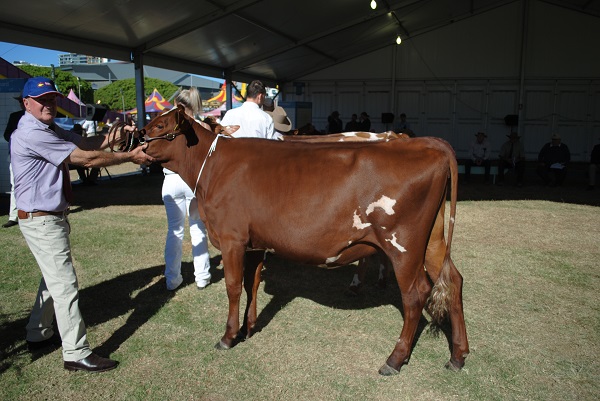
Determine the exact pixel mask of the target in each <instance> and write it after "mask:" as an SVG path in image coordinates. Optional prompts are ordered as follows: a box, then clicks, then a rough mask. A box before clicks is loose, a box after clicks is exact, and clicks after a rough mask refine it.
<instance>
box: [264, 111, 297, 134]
mask: <svg viewBox="0 0 600 401" xmlns="http://www.w3.org/2000/svg"><path fill="white" fill-rule="evenodd" d="M265 113H267V114H268V115H270V116H271V118H272V119H273V126H274V127H275V129H276V130H277V131H279V132H290V131H291V130H292V121H291V120H290V119H289V118H288V116H287V113H286V112H285V110H284V109H283V107H281V106H276V107H275V109H274V110H273V111H265Z"/></svg>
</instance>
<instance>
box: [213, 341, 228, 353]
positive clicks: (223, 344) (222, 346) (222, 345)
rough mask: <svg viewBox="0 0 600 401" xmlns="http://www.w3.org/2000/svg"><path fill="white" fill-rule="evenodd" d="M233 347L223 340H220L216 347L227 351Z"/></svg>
mask: <svg viewBox="0 0 600 401" xmlns="http://www.w3.org/2000/svg"><path fill="white" fill-rule="evenodd" d="M230 348H231V347H230V346H229V345H227V344H225V343H224V342H223V340H221V341H219V342H218V343H216V344H215V349H218V350H219V351H225V350H228V349H230Z"/></svg>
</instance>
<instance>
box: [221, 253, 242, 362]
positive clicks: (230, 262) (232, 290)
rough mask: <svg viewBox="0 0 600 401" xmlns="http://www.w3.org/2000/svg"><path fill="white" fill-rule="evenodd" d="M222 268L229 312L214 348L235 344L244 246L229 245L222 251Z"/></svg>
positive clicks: (238, 323)
mask: <svg viewBox="0 0 600 401" xmlns="http://www.w3.org/2000/svg"><path fill="white" fill-rule="evenodd" d="M222 255H223V270H224V275H225V286H226V288H227V298H228V299H229V312H228V314H227V327H226V328H225V334H224V335H223V337H222V338H221V341H219V342H218V343H217V344H216V345H215V348H216V349H221V350H225V349H229V348H231V347H233V346H234V345H235V344H236V340H237V335H238V332H239V329H240V321H239V319H240V296H241V295H242V279H243V273H244V248H243V247H229V249H227V250H226V251H223V252H222Z"/></svg>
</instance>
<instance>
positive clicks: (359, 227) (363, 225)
mask: <svg viewBox="0 0 600 401" xmlns="http://www.w3.org/2000/svg"><path fill="white" fill-rule="evenodd" d="M369 226H371V223H363V222H362V221H360V216H359V215H358V213H356V211H354V222H353V224H352V227H354V228H356V229H357V230H362V229H365V228H367V227H369Z"/></svg>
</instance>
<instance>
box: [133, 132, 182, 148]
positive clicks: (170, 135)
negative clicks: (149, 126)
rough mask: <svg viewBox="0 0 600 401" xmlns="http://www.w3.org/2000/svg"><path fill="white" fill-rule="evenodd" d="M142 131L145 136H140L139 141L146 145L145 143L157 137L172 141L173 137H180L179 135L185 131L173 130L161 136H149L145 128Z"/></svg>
mask: <svg viewBox="0 0 600 401" xmlns="http://www.w3.org/2000/svg"><path fill="white" fill-rule="evenodd" d="M140 133H141V134H144V136H140V137H139V138H138V141H139V142H140V145H144V144H145V143H148V142H152V141H155V140H157V139H166V140H167V141H169V142H170V141H172V140H173V139H175V138H176V137H178V136H179V135H181V134H183V131H181V130H178V131H173V132H169V133H167V134H164V135H161V136H154V137H149V136H148V134H146V130H145V129H142V130H140Z"/></svg>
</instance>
